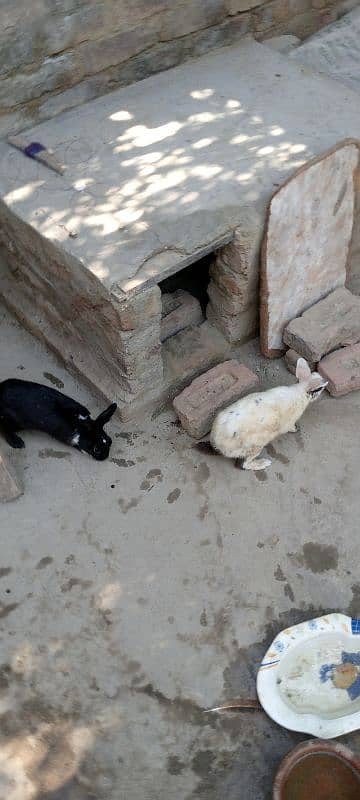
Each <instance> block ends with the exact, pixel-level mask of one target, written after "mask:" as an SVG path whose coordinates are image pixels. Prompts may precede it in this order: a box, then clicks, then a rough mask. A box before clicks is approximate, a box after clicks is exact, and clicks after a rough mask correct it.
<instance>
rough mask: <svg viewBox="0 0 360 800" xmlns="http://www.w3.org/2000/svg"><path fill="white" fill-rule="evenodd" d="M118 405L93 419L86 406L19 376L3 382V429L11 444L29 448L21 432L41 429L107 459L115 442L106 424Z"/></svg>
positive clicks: (0, 422)
mask: <svg viewBox="0 0 360 800" xmlns="http://www.w3.org/2000/svg"><path fill="white" fill-rule="evenodd" d="M116 408H117V406H116V403H112V404H111V406H109V408H107V409H106V411H103V412H102V414H99V416H98V417H97V419H95V420H92V419H91V416H90V412H89V411H88V409H87V408H85V406H82V405H80V403H77V401H76V400H72V398H71V397H67V396H66V395H65V394H62V393H61V392H58V391H56V389H51V388H50V387H49V386H43V385H42V384H40V383H32V382H31V381H21V380H16V379H9V380H6V381H3V382H2V383H0V430H1V431H2V433H3V435H4V437H5V439H6V441H7V442H8V444H9V445H11V447H25V444H24V442H23V440H22V439H21V438H20V436H18V435H17V431H21V430H37V431H43V432H44V433H48V434H49V435H50V436H53V437H54V438H55V439H58V440H59V441H60V442H64V444H70V445H72V446H73V447H76V448H77V449H78V450H81V451H82V452H85V453H88V454H89V455H90V456H92V457H93V458H95V459H96V460H97V461H104V459H105V458H107V457H108V455H109V451H110V447H111V443H112V441H111V439H110V436H107V434H106V433H105V432H104V431H103V426H104V425H105V424H106V423H107V422H109V420H110V418H111V417H112V415H113V414H114V412H115V411H116Z"/></svg>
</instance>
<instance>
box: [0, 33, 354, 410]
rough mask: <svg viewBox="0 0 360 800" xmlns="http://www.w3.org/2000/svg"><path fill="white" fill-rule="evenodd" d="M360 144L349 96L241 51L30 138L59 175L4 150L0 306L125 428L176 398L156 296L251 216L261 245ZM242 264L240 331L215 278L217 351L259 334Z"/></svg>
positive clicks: (247, 45) (204, 61)
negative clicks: (273, 202)
mask: <svg viewBox="0 0 360 800" xmlns="http://www.w3.org/2000/svg"><path fill="white" fill-rule="evenodd" d="M294 104H295V105H294ZM359 130H360V103H359V101H358V95H356V94H355V93H353V94H352V93H351V91H350V90H348V91H347V93H346V96H344V91H343V87H342V86H339V85H338V84H335V83H334V82H331V81H330V80H328V79H327V78H323V77H319V76H317V75H309V74H305V73H304V70H303V67H302V66H300V65H298V64H296V63H295V62H292V61H290V60H289V59H288V58H287V57H286V56H282V55H280V54H278V53H276V52H275V51H272V50H271V49H270V48H268V47H265V46H263V45H261V44H258V43H256V42H254V41H252V40H248V41H243V42H242V43H241V44H240V45H238V46H236V47H231V48H225V49H224V50H219V51H217V52H213V53H212V54H210V55H206V56H204V57H202V58H200V59H198V60H196V61H194V62H192V63H188V64H185V65H182V66H180V67H177V68H176V69H173V70H170V71H168V72H166V73H163V74H160V75H156V76H153V77H151V78H148V79H147V80H145V81H142V82H139V83H137V84H134V85H132V86H129V87H126V88H124V89H119V90H117V91H116V92H114V93H112V94H110V95H107V96H106V97H104V98H99V99H98V100H95V101H92V102H91V103H88V104H86V105H83V106H81V107H80V108H78V109H74V110H72V111H70V112H67V113H65V114H61V115H59V116H58V117H57V118H54V119H52V120H51V121H48V122H46V123H44V124H42V125H40V126H38V127H36V128H34V129H32V130H31V131H29V132H27V134H26V135H28V136H29V139H30V140H36V141H40V142H41V143H43V144H44V145H46V146H47V147H48V148H51V150H52V151H53V152H54V155H55V156H56V157H57V158H58V160H59V161H60V162H61V163H62V164H64V165H65V171H64V174H63V175H57V174H56V173H54V172H52V171H50V170H48V169H47V168H46V167H45V166H42V165H41V164H38V163H36V162H34V161H32V160H30V159H27V158H26V157H25V156H24V155H23V153H21V152H20V151H18V150H16V149H15V148H12V147H11V146H10V145H8V144H7V143H5V142H2V143H1V144H0V193H1V196H2V198H3V200H2V203H1V204H0V235H1V242H2V245H3V247H2V250H3V255H4V257H3V260H2V263H1V266H0V275H1V279H0V292H1V295H2V297H3V298H4V300H5V302H6V303H7V305H8V306H9V307H10V308H11V309H12V310H13V311H14V312H15V313H16V314H17V315H18V317H19V318H20V319H21V320H22V321H23V322H24V323H25V324H26V325H27V326H28V327H29V328H31V330H32V331H33V332H34V333H35V334H36V335H37V336H40V337H42V338H44V339H45V340H46V341H47V342H48V344H50V346H51V347H52V348H53V349H54V350H55V351H56V352H57V353H58V355H60V356H61V357H62V359H63V360H64V361H65V363H66V364H67V366H68V368H72V369H75V370H77V371H78V372H80V373H81V374H82V375H83V376H84V377H86V378H87V379H88V380H89V381H90V382H91V383H92V384H93V385H95V386H96V387H97V389H98V390H99V391H101V393H102V394H104V395H105V396H106V397H109V399H111V400H117V401H118V403H119V407H120V411H121V414H122V415H123V418H124V419H125V418H129V417H131V416H132V415H134V414H135V410H136V409H137V410H139V409H141V408H143V407H144V406H148V405H149V399H150V395H151V396H152V397H153V398H156V397H159V396H160V395H163V392H164V389H166V390H169V392H170V394H171V391H172V390H171V387H170V388H169V386H168V385H167V384H166V380H167V379H166V377H165V376H164V370H163V354H162V346H161V343H160V322H161V297H160V289H159V288H158V286H157V285H156V284H158V283H160V282H161V281H162V280H163V279H164V278H166V276H167V275H169V274H171V273H175V272H178V271H179V270H181V269H182V268H183V267H185V266H187V265H193V264H194V263H195V262H196V261H197V259H198V258H200V257H201V256H202V255H204V254H205V253H209V252H212V251H214V250H216V249H218V248H220V247H222V248H223V247H226V245H228V244H229V243H231V241H232V239H233V236H234V232H235V231H236V230H238V229H239V228H241V226H242V225H243V224H244V219H245V218H246V219H247V218H248V216H249V213H250V214H251V212H254V215H256V218H257V219H258V222H257V223H256V225H255V231H254V236H255V239H256V241H257V240H258V238H259V235H261V233H262V229H263V225H264V220H265V217H266V209H267V205H268V203H269V200H270V198H271V195H272V194H273V191H274V187H275V186H276V185H277V184H279V183H281V182H282V181H284V180H285V179H286V178H287V177H289V176H290V175H291V174H293V172H294V171H295V170H296V169H297V168H298V167H299V166H301V165H302V164H304V163H306V162H307V161H308V160H309V159H311V158H312V157H313V156H314V155H317V154H319V153H322V152H323V151H324V150H326V149H327V148H328V147H330V146H332V145H334V144H335V143H336V142H337V141H339V140H341V139H343V138H344V137H349V136H356V135H357V133H358V131H359ZM250 251H251V248H250V249H249V252H250ZM251 252H253V251H251ZM245 257H246V254H245ZM225 261H226V259H225V258H222V259H221V263H222V269H223V267H224V265H225ZM229 263H230V262H229ZM243 263H244V259H243V261H242V262H241V263H240V262H239V265H235V269H234V265H233V264H232V266H231V270H232V272H234V274H235V275H236V276H237V277H238V275H239V274H240V273H241V274H243ZM247 263H248V264H249V266H250V272H249V275H248V278H247V279H246V278H245V280H244V282H243V283H241V282H239V283H238V289H241V293H240V292H238V299H237V308H236V309H235V311H236V312H237V313H236V314H235V315H233V311H234V308H233V306H232V305H231V302H229V297H228V296H225V295H226V293H225V292H223V293H221V287H220V284H222V286H223V288H224V284H223V280H222V278H223V276H222V275H221V277H220V278H219V281H217V280H216V276H215V277H214V275H212V278H211V279H212V282H213V289H214V291H213V296H212V303H211V309H212V313H213V319H212V322H213V324H214V325H215V326H218V327H219V328H220V329H221V326H222V330H223V332H224V333H225V336H226V337H227V338H228V339H229V338H231V339H232V338H236V337H238V338H242V337H243V336H244V337H245V335H246V336H249V335H252V334H254V333H255V331H256V326H257V296H255V305H249V303H251V300H250V295H251V290H252V287H253V286H256V282H257V278H258V259H257V258H254V259H253V260H251V261H248V262H247ZM237 266H238V267H239V270H237V269H236V267H237ZM247 281H248V283H247ZM243 284H244V285H243ZM244 289H245V290H246V291H244V292H243V290H244ZM218 290H219V291H218ZM220 293H221V294H220ZM223 295H224V296H225V301H226V302H225V304H224V303H223V302H222V301H223ZM129 302H131V304H132V311H131V314H132V316H133V317H134V319H135V321H136V324H135V323H134V325H135V327H134V328H133V329H132V331H133V332H132V333H131V334H129V333H128V329H126V324H127V318H128V304H129ZM226 304H228V305H226ZM135 306H136V309H137V310H136V309H135ZM224 310H225V314H224ZM227 314H228V316H229V317H230V323H229V324H227V322H228V320H227V319H226V316H227ZM242 314H244V315H245V317H244V321H243V323H242V324H240V320H239V317H240V316H241V315H242ZM148 315H149V316H148ZM210 317H211V314H210ZM147 329H148V330H147ZM134 331H135V333H134ZM244 331H245V333H244ZM147 334H149V335H147ZM131 336H134V337H135V338H136V341H135V342H131V341H130V339H131ZM136 413H137V411H136Z"/></svg>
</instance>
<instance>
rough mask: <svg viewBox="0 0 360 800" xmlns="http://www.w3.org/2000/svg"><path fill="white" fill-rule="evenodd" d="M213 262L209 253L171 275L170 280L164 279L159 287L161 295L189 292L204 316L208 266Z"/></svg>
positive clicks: (206, 301)
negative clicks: (180, 290)
mask: <svg viewBox="0 0 360 800" xmlns="http://www.w3.org/2000/svg"><path fill="white" fill-rule="evenodd" d="M213 260H214V253H209V254H208V255H207V256H205V257H204V258H201V259H200V260H199V261H195V262H194V264H190V266H189V267H185V268H184V269H182V270H180V272H176V274H175V275H171V276H170V278H165V280H164V281H162V282H161V283H160V284H159V286H160V289H161V292H162V294H172V293H173V292H176V291H177V290H178V289H182V290H183V291H185V292H189V293H190V294H192V296H193V297H196V299H197V300H198V301H199V303H200V306H201V310H202V312H203V314H205V310H206V306H207V304H208V300H209V298H208V295H207V287H208V284H209V269H210V264H211V263H212V262H213Z"/></svg>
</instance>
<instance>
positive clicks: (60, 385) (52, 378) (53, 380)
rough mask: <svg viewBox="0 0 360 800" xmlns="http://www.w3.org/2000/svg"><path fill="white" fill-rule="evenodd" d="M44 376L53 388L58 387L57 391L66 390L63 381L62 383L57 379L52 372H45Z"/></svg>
mask: <svg viewBox="0 0 360 800" xmlns="http://www.w3.org/2000/svg"><path fill="white" fill-rule="evenodd" d="M43 376H44V378H46V380H47V381H50V383H52V384H53V386H56V387H57V389H63V388H64V383H63V381H61V380H60V378H57V377H56V375H53V374H52V372H43Z"/></svg>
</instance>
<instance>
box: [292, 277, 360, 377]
mask: <svg viewBox="0 0 360 800" xmlns="http://www.w3.org/2000/svg"><path fill="white" fill-rule="evenodd" d="M358 341H360V297H355V295H353V294H351V292H349V290H348V289H344V288H341V289H336V290H335V291H334V292H331V293H330V294H329V295H328V296H327V297H325V299H324V300H320V302H319V303H316V305H314V306H312V307H311V308H309V309H308V311H305V312H304V314H303V315H302V316H301V317H298V318H297V319H294V320H293V321H292V322H290V324H289V325H288V326H287V327H286V328H285V331H284V342H285V344H287V345H288V346H289V347H291V348H292V349H293V350H296V352H297V353H300V355H301V356H303V358H306V360H307V361H315V362H316V363H317V362H318V361H320V359H321V358H322V357H323V356H325V355H326V354H327V353H330V352H331V351H332V350H336V349H337V348H338V347H341V345H345V344H355V343H356V342H358Z"/></svg>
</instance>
